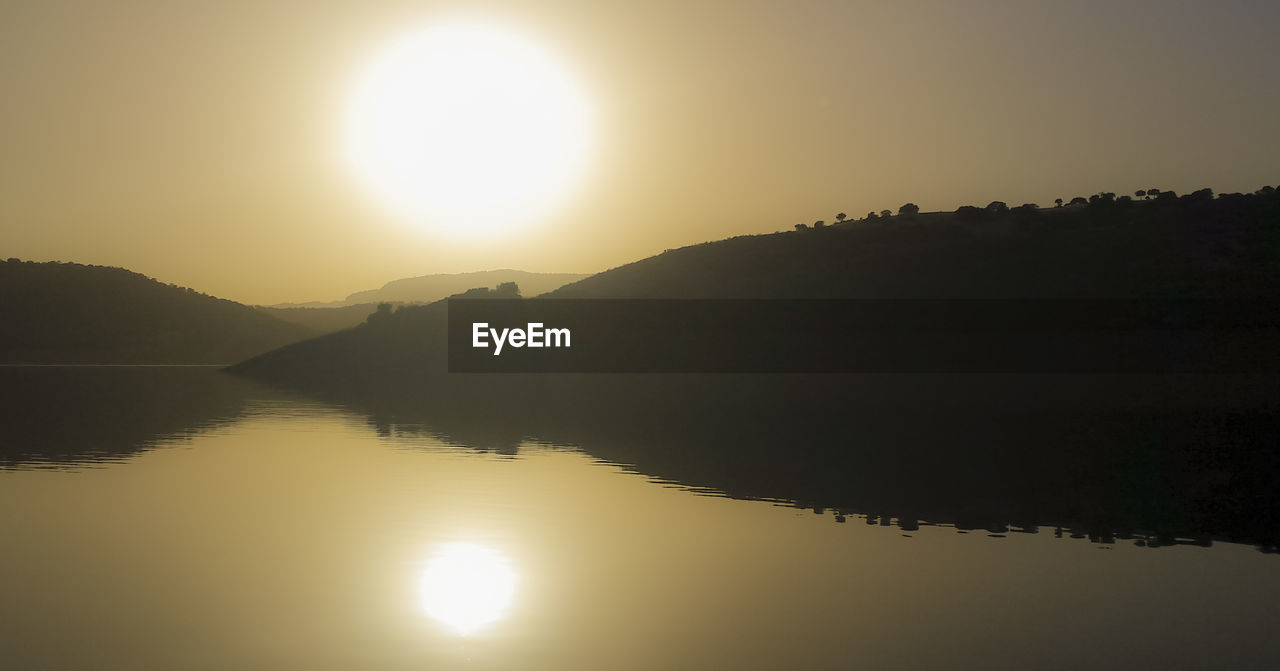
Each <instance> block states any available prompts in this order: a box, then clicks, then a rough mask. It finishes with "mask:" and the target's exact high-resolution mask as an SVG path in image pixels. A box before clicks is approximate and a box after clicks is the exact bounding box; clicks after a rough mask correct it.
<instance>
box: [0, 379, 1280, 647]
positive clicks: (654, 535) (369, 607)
mask: <svg viewBox="0 0 1280 671" xmlns="http://www.w3.org/2000/svg"><path fill="white" fill-rule="evenodd" d="M0 383H2V384H0V389H3V394H4V396H3V400H4V405H5V408H6V409H5V414H3V415H0V417H2V418H3V420H4V424H3V425H0V429H2V430H3V431H2V433H0V445H3V450H0V667H4V668H12V669H63V668H71V669H177V668H183V669H185V668H209V669H357V668H359V669H424V668H426V669H454V668H457V669H512V668H520V669H597V668H609V669H658V668H662V669H667V668H671V669H711V668H750V669H795V668H805V669H848V668H876V669H927V668H982V669H1025V668H1042V669H1043V668H1051V669H1080V668H1095V669H1096V668H1115V669H1121V668H1124V669H1128V668H1221V667H1233V668H1259V669H1261V668H1280V646H1277V645H1276V644H1275V642H1274V635H1275V632H1276V631H1277V629H1278V628H1280V557H1278V556H1276V555H1275V554H1272V553H1264V552H1260V551H1259V549H1258V548H1256V547H1254V546H1251V545H1244V544H1234V543H1226V542H1214V543H1212V547H1200V546H1196V545H1190V544H1183V545H1173V546H1165V547H1158V548H1152V547H1145V546H1144V545H1145V544H1144V543H1141V541H1142V538H1140V537H1138V538H1127V539H1126V538H1119V539H1115V540H1114V542H1091V541H1090V540H1089V539H1087V538H1072V537H1070V536H1071V534H1070V533H1065V534H1062V535H1061V536H1059V535H1057V534H1055V532H1054V529H1053V528H1052V527H1040V528H1039V529H1038V530H1037V532H1036V533H1017V529H1016V528H1012V529H1010V530H1008V531H1007V532H1004V533H996V532H992V531H987V530H982V529H971V530H959V529H957V528H955V527H954V526H949V525H945V524H930V523H929V520H923V521H920V522H919V523H913V524H910V525H904V524H900V523H896V522H895V523H889V520H888V519H887V518H886V519H885V520H884V521H885V522H886V523H885V524H881V523H880V520H879V519H877V518H874V517H872V518H871V519H870V520H869V519H868V517H867V516H866V515H865V514H860V513H857V512H852V511H849V512H845V513H844V514H843V515H840V516H839V517H837V513H836V512H834V511H832V510H823V509H822V508H819V510H820V511H821V512H818V513H815V511H814V510H811V509H807V508H805V509H802V508H797V507H796V506H794V505H791V504H789V503H788V502H785V501H760V500H741V499H734V498H728V497H725V496H723V495H719V494H717V492H716V491H714V490H708V489H706V488H705V487H703V483H697V482H692V483H680V482H671V481H660V480H657V479H655V478H653V477H648V476H645V475H642V474H639V473H637V472H635V470H634V469H632V468H630V467H628V466H627V465H625V464H616V463H610V462H608V461H605V460H602V459H600V458H597V457H595V456H592V449H591V445H558V444H547V443H544V442H524V443H521V444H519V445H518V446H517V448H516V449H514V450H512V449H503V450H492V449H476V447H475V446H471V445H466V444H458V441H457V440H455V439H450V438H443V437H440V435H439V434H436V433H434V432H433V431H432V429H431V427H429V426H414V425H408V424H397V423H394V422H391V423H388V422H386V421H383V420H379V419H376V418H371V417H370V416H369V415H368V414H365V413H364V412H360V411H356V410H351V409H344V408H342V407H337V406H331V405H325V404H321V403H319V402H316V401H311V400H307V399H306V398H303V397H299V396H291V395H288V394H284V393H281V392H277V391H272V390H268V389H266V388H263V387H258V386H256V385H253V384H250V383H247V382H243V381H240V380H236V379H234V378H230V377H228V376H226V375H224V374H221V373H218V372H217V371H215V370H212V369H200V368H84V369H6V370H3V371H0ZM654 440H661V438H655V439H654ZM723 467H724V468H732V463H731V462H725V463H724V464H723ZM838 519H844V520H846V521H845V522H843V523H840V522H838V521H837V520H838ZM868 522H871V523H868ZM996 531H1002V530H996ZM1108 540H1110V539H1108Z"/></svg>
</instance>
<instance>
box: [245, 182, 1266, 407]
mask: <svg viewBox="0 0 1280 671" xmlns="http://www.w3.org/2000/svg"><path fill="white" fill-rule="evenodd" d="M1161 196H1162V197H1161V198H1160V199H1158V200H1153V201H1137V202H1135V201H1115V200H1107V199H1099V200H1097V201H1095V202H1094V203H1092V204H1087V205H1084V206H1075V207H1061V208H1053V209H1049V210H1040V211H1037V210H1034V209H1030V208H1026V207H1022V208H1017V209H1014V210H1012V211H1010V210H1003V211H1000V210H994V209H986V210H977V208H961V209H960V210H959V211H957V212H956V213H954V214H932V215H904V216H897V217H887V218H877V219H876V220H872V221H856V222H847V223H844V224H841V225H839V226H829V227H824V228H822V229H816V230H815V229H807V230H797V231H794V232H787V233H775V234H771V235H756V236H743V237H738V238H732V239H728V240H721V241H719V242H709V243H704V244H700V245H694V246H690V247H685V248H682V249H676V250H671V251H668V252H666V253H663V254H660V255H658V256H654V257H650V258H647V259H643V260H641V261H637V262H635V263H631V264H628V265H625V266H622V267H619V268H615V269H612V270H609V271H606V272H603V273H600V274H598V275H594V276H592V277H589V278H587V279H584V280H581V281H578V282H575V283H573V284H570V285H567V286H564V287H562V288H560V289H557V290H555V291H552V292H550V293H548V294H546V295H545V296H544V298H605V297H611V298H612V297H620V298H1013V297H1016V298H1204V297H1232V298H1240V297H1272V298H1274V297H1280V194H1277V192H1276V191H1274V190H1271V189H1267V190H1264V191H1260V192H1259V193H1257V194H1252V195H1239V194H1230V195H1226V196H1221V197H1219V198H1216V199H1215V198H1212V197H1211V196H1209V197H1206V196H1205V194H1204V192H1197V193H1196V194H1193V195H1191V196H1184V197H1182V198H1175V197H1171V196H1170V194H1168V193H1167V192H1166V193H1164V194H1161ZM970 210H973V211H972V212H971V211H970ZM522 289H523V287H522ZM523 293H524V294H525V295H529V292H528V291H527V290H526V291H524V292H523ZM535 300H538V299H535ZM385 317H386V318H385V319H380V320H379V321H378V322H377V323H376V324H372V323H370V324H366V325H364V326H361V327H359V328H357V329H354V330H352V331H350V332H346V333H340V334H332V335H331V336H327V337H325V338H321V339H317V340H313V341H308V342H305V343H299V344H297V345H294V346H291V347H288V348H284V349H282V350H280V351H277V352H272V353H270V354H268V355H265V356H262V357H258V358H256V359H254V360H251V361H246V362H244V363H243V364H241V365H240V366H238V367H237V370H240V371H244V372H246V373H251V374H259V375H271V376H276V375H278V376H280V377H281V378H282V379H286V380H287V379H298V380H300V379H311V380H313V381H314V380H317V379H319V378H323V377H332V382H333V384H337V385H342V384H346V383H347V382H348V381H350V380H349V379H348V378H350V379H355V378H369V379H373V378H378V377H396V376H402V377H413V376H417V380H418V382H419V383H424V384H425V383H426V382H425V380H423V378H422V375H425V374H436V373H440V372H442V371H443V370H444V369H445V366H444V347H443V344H444V340H443V324H444V318H445V308H444V304H443V303H436V304H431V305H425V306H403V307H401V308H400V309H399V310H397V311H395V312H394V313H393V314H388V315H385ZM322 371H324V372H323V373H322Z"/></svg>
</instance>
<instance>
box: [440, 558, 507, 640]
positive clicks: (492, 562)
mask: <svg viewBox="0 0 1280 671" xmlns="http://www.w3.org/2000/svg"><path fill="white" fill-rule="evenodd" d="M515 584H516V574H515V572H514V571H512V570H511V564H510V562H508V561H507V559H506V558H505V557H503V556H502V555H501V554H498V553H497V552H496V551H494V550H491V549H489V548H487V547H484V546H480V545H474V544H472V543H446V544H443V545H441V546H439V547H438V548H436V553H435V555H434V556H432V558H431V559H430V561H429V562H428V563H427V568H426V571H425V572H424V573H423V574H422V607H423V609H425V610H426V611H427V615H430V616H431V617H432V618H435V619H436V620H438V621H440V622H442V623H444V624H446V625H448V626H449V627H451V628H452V629H453V630H454V631H455V632H457V633H459V634H470V633H473V632H475V631H476V630H478V629H479V628H480V627H482V626H484V625H486V624H488V623H490V622H493V621H494V620H497V619H498V618H499V617H501V616H502V612H503V611H504V610H506V608H507V605H508V604H509V603H511V596H512V594H514V592H515Z"/></svg>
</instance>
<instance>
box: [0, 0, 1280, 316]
mask: <svg viewBox="0 0 1280 671" xmlns="http://www.w3.org/2000/svg"><path fill="white" fill-rule="evenodd" d="M460 7H462V8H466V13H467V15H468V16H480V17H482V18H483V17H489V18H491V19H492V20H494V21H499V22H501V23H502V24H504V25H506V26H508V27H511V28H513V29H515V30H518V31H519V32H520V33H521V34H522V35H524V36H525V37H527V38H528V39H530V40H533V41H535V42H537V43H538V44H540V45H542V46H543V47H544V48H545V49H546V50H547V51H549V52H551V53H552V54H554V56H555V57H556V58H557V59H558V60H559V61H560V62H561V63H562V64H564V65H565V67H566V68H567V69H568V70H569V72H570V73H571V74H572V75H573V76H574V77H575V78H576V79H577V81H578V83H579V84H580V86H581V87H582V88H583V89H584V90H585V91H586V92H587V94H588V95H589V97H590V99H591V101H592V103H593V105H594V108H595V110H596V119H597V121H596V125H597V131H596V143H595V146H594V148H593V151H592V159H591V161H590V163H589V168H588V174H587V176H586V177H585V178H584V180H583V181H582V184H581V187H580V188H579V189H578V191H577V192H576V196H575V197H573V198H572V199H570V200H569V201H568V202H566V203H564V204H563V205H562V206H561V207H560V208H559V209H558V210H557V211H556V212H555V214H554V215H553V216H551V217H549V218H548V219H547V220H545V221H543V222H541V223H539V224H537V225H532V226H528V227H525V228H523V229H520V230H517V231H513V232H512V233H510V234H509V235H507V236H505V237H503V238H500V239H497V240H494V239H489V240H480V241H477V240H460V239H457V238H453V237H449V236H446V235H441V234H439V233H438V232H435V233H433V232H430V231H424V230H421V229H418V228H415V227H413V226H410V225H407V224H406V223H405V221H403V220H402V219H400V218H397V217H396V216H394V215H393V214H391V213H389V212H388V211H387V210H386V209H385V208H383V207H382V206H381V205H380V204H379V203H378V202H377V201H376V200H375V199H374V198H372V197H370V195H369V193H367V192H366V190H365V189H363V188H361V185H360V184H359V183H358V180H357V179H355V178H354V177H353V172H352V169H351V166H350V165H348V164H347V163H346V162H344V158H343V155H342V151H341V147H340V145H341V141H340V137H339V136H340V131H339V128H340V125H341V117H342V110H343V107H344V104H345V101H344V97H345V96H347V95H348V94H349V91H350V89H351V83H352V81H353V78H354V77H355V76H356V75H357V73H358V71H359V69H360V67H361V66H362V64H363V63H365V62H366V61H367V60H368V58H369V57H370V55H371V54H373V53H375V52H376V51H378V49H379V47H380V46H381V45H383V44H385V43H387V41H388V40H390V39H392V38H394V37H395V36H396V35H397V34H399V33H401V32H402V31H403V30H404V29H405V28H406V27H409V26H413V25H417V24H422V23H424V22H430V21H431V20H433V19H434V18H438V17H444V16H449V15H453V14H456V13H457V12H458V11H459V8H460ZM1278 34H1280V7H1278V6H1277V5H1275V4H1274V3H1271V2H1265V1H1259V0H1252V1H1243V0H1241V1H1237V2H1178V1H1173V0H1167V1H1134V2H1098V1H1094V0H1081V1H1077V2H1071V3H1060V2H1028V1H1008V2H996V1H982V0H974V1H972V2H970V1H965V2H960V1H956V0H935V1H929V2H924V1H920V2H858V1H855V0H848V1H845V2H781V1H770V2H753V1H748V0H739V1H724V2H666V1H657V2H643V3H641V2H625V3H624V2H585V1H583V2H554V3H553V2H506V3H476V2H471V3H432V2H379V1H378V0H363V1H359V2H354V1H353V2H321V1H308V2H292V1H288V2H238V1H231V2H217V3H212V2H209V3H204V2H201V3H175V2H170V1H161V0H132V1H113V2H102V1H97V2H64V1H60V0H47V1H37V0H19V1H17V2H6V3H4V4H3V5H0V87H2V88H0V91H3V94H2V95H0V151H3V159H2V160H0V256H4V257H8V256H17V257H20V258H24V259H34V260H64V261H77V262H81V263H95V264H104V265H116V266H124V267H127V268H130V269H132V270H136V271H139V272H142V273H145V274H147V275H151V276H153V277H156V278H157V279H160V280H162V281H165V282H173V283H177V284H181V285H186V286H191V287H193V288H196V289H198V290H201V291H205V292H208V293H212V294H215V295H219V296H223V297H227V298H232V299H235V300H240V301H245V302H251V303H274V302H281V301H305V300H333V299H338V298H341V297H343V296H345V295H346V294H348V293H351V292H353V291H357V290H361V289H368V288H373V287H376V286H380V285H381V284H383V283H384V282H386V281H389V280H392V279H397V278H400V277H408V276H414V275H422V274H428V273H435V272H462V271H470V270H482V269H493V268H521V269H526V270H533V271H558V272H594V271H598V270H603V269H605V268H609V267H612V266H616V265H620V264H622V263H626V262H628V261H632V260H635V259H638V258H642V257H644V256H648V255H651V254H654V253H658V252H661V251H662V250H663V249H666V248H671V247H679V246H682V245H686V244H690V243H696V242H701V241H706V240H713V239H719V238H724V237H728V236H731V235H737V234H743V233H761V232H771V231H776V230H783V229H790V228H791V227H792V226H793V225H794V224H796V223H799V222H812V221H813V220H815V219H828V220H829V219H831V218H832V215H834V214H835V213H836V212H838V211H844V212H847V213H849V214H850V215H861V214H864V213H866V212H867V211H868V210H872V209H874V210H881V209H886V208H889V209H896V208H897V206H899V205H901V204H903V203H905V202H907V201H913V202H916V203H918V204H919V205H920V206H921V207H922V209H924V210H951V209H954V208H956V207H957V206H959V205H962V204H985V203H987V202H989V201H991V200H996V199H999V200H1004V201H1007V202H1009V203H1010V204H1011V205H1012V204H1017V203H1022V202H1038V203H1040V204H1041V205H1042V206H1043V205H1048V204H1051V203H1052V201H1053V199H1054V198H1056V197H1066V198H1069V197H1071V196H1076V195H1089V194H1091V193H1095V192H1098V191H1104V190H1105V191H1116V192H1120V193H1124V192H1129V191H1132V190H1134V189H1138V188H1147V187H1152V186H1155V187H1160V188H1164V189H1175V190H1178V191H1185V190H1189V189H1194V188H1199V187H1205V186H1208V187H1211V188H1213V189H1215V190H1216V191H1220V192H1229V191H1252V190H1254V189H1256V188H1258V187H1259V186H1262V185H1263V184H1272V185H1275V184H1278V183H1280V152H1277V147H1280V124H1277V122H1276V120H1277V119H1280V70H1277V69H1276V67H1275V63H1277V62H1280V40H1276V39H1275V35H1278Z"/></svg>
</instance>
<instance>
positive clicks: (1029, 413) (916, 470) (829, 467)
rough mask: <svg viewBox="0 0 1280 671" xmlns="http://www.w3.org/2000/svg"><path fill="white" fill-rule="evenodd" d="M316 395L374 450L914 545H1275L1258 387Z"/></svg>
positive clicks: (1104, 380)
mask: <svg viewBox="0 0 1280 671" xmlns="http://www.w3.org/2000/svg"><path fill="white" fill-rule="evenodd" d="M453 377H455V378H456V379H457V383H456V384H453V385H451V386H448V387H445V388H441V387H436V388H433V389H430V390H423V389H419V390H413V391H410V390H405V389H395V388H389V387H382V388H379V387H369V388H365V389H364V390H363V391H360V392H356V391H353V390H351V389H348V390H346V391H344V392H343V393H342V394H334V393H333V392H331V391H330V392H324V393H323V394H321V395H322V396H324V397H325V398H327V399H329V400H330V401H332V402H337V403H341V404H343V405H346V406H348V407H351V408H353V409H356V410H358V411H360V412H363V413H365V414H366V415H367V416H368V418H369V422H370V424H371V426H372V427H373V428H374V430H375V431H377V432H378V434H379V435H381V436H384V437H391V436H397V435H399V436H412V435H415V434H426V435H430V436H433V437H436V438H439V439H441V440H444V441H445V442H448V443H452V444H455V445H461V446H465V447H468V448H473V449H480V450H486V451H490V452H493V453H497V454H504V455H514V454H516V453H517V452H518V449H519V445H521V444H522V443H526V442H536V443H549V444H557V445H573V446H576V447H578V448H580V449H582V450H583V451H584V452H586V453H587V454H590V455H592V456H594V457H596V458H598V459H601V460H603V461H606V462H610V463H614V464H621V465H625V466H626V467H628V468H629V469H632V470H634V471H636V472H638V473H641V474H644V475H646V476H649V477H650V478H652V479H654V480H656V481H660V482H665V483H676V484H678V485H679V486H682V487H684V488H688V489H692V490H694V491H701V492H704V493H713V494H719V495H724V496H728V497H732V498H741V499H756V500H769V501H776V502H784V503H787V504H791V505H795V506H797V507H801V508H811V509H813V510H814V511H815V512H819V513H824V512H828V511H829V512H830V513H831V514H832V516H833V518H834V519H835V520H836V521H837V522H843V521H846V520H848V519H849V517H850V516H853V515H860V516H863V517H865V519H866V521H867V523H869V524H882V525H889V524H894V525H897V526H899V527H900V528H901V529H902V530H903V531H907V532H909V531H914V530H915V529H917V528H918V527H919V525H921V524H945V525H954V526H955V527H956V528H958V529H961V530H985V531H987V532H989V533H990V534H991V535H997V536H998V535H1003V534H1006V533H1011V532H1035V531H1038V530H1039V529H1041V528H1045V527H1047V528H1050V529H1052V530H1053V533H1055V534H1058V535H1067V536H1073V537H1079V538H1089V539H1092V540H1094V541H1096V542H1101V543H1110V542H1114V541H1115V540H1116V539H1131V540H1133V541H1134V542H1135V543H1137V544H1139V545H1146V546H1160V545H1169V544H1174V543H1194V544H1198V545H1211V544H1212V543H1213V541H1214V540H1225V541H1235V542H1243V543H1250V544H1253V545H1256V546H1257V547H1258V548H1259V549H1261V550H1263V551H1268V552H1270V551H1274V550H1275V549H1276V545H1277V542H1278V541H1280V523H1277V520H1280V491H1277V488H1276V487H1275V484H1274V483H1276V482H1280V454H1277V451H1276V449H1275V446H1276V445H1277V444H1280V415H1278V414H1277V413H1276V412H1275V409H1274V407H1272V405H1271V401H1270V400H1268V399H1271V398H1280V395H1276V394H1275V393H1274V392H1275V387H1276V380H1275V379H1274V378H1273V377H1266V376H1180V377H1179V376H1109V377H1108V376H1041V377H1036V376H986V377H982V376H949V377H943V376H714V375H709V376H631V377H629V378H628V377H626V376H607V375H600V376H591V375H585V376H552V375H546V376H514V375H506V376H488V377H486V376H474V377H470V378H467V377H465V376H453Z"/></svg>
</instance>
